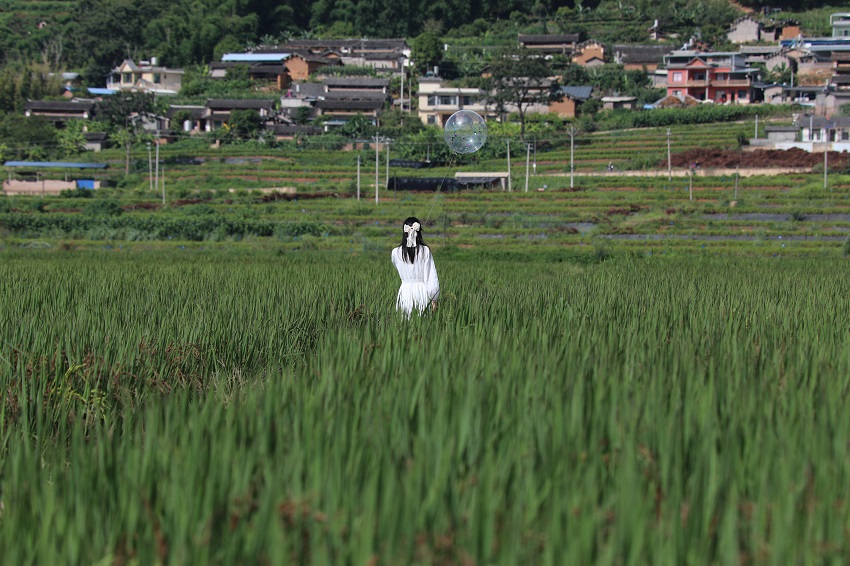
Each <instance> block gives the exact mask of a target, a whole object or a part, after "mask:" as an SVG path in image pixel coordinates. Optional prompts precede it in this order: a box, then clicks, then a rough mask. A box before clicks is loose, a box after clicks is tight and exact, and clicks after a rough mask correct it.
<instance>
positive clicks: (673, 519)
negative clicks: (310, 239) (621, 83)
mask: <svg viewBox="0 0 850 566" xmlns="http://www.w3.org/2000/svg"><path fill="white" fill-rule="evenodd" d="M314 202H317V201H314ZM305 214H307V213H305ZM322 237H323V236H317V237H316V238H317V239H318V240H321V238H322ZM428 237H432V240H431V241H433V242H434V243H435V244H438V243H439V240H440V238H439V236H438V235H437V234H436V233H433V232H426V238H428ZM394 240H395V237H392V238H389V237H384V236H380V237H378V236H376V237H375V243H374V244H373V249H374V250H375V251H372V249H370V248H369V247H368V246H360V247H358V248H357V250H355V251H354V252H351V251H349V250H348V249H347V248H346V249H344V250H342V249H337V250H336V251H334V250H333V249H326V250H322V249H318V250H315V249H314V250H310V249H307V248H306V247H303V246H302V247H301V248H296V247H292V245H290V243H287V242H286V241H281V240H278V241H276V242H275V243H269V242H266V243H265V244H263V243H262V242H259V243H258V242H257V241H255V242H253V243H252V242H251V241H242V242H225V243H215V242H205V243H204V245H201V244H194V245H183V244H181V245H183V247H179V246H177V245H176V244H170V243H168V244H166V243H162V242H149V243H137V244H135V245H129V244H128V245H127V246H126V247H122V248H118V247H117V244H116V245H115V246H112V245H110V246H108V247H107V246H105V245H104V246H100V245H98V246H80V247H78V248H75V247H74V246H59V245H56V246H53V247H50V248H45V249H41V248H39V247H32V246H21V245H18V244H17V243H15V242H12V241H11V240H9V241H7V245H6V246H5V247H3V248H2V249H0V391H2V403H0V427H2V428H0V562H2V563H4V564H103V565H107V564H236V563H241V564H351V565H367V564H368V565H379V564H387V565H396V564H399V565H408V564H422V565H425V564H603V565H607V564H610V565H625V564H629V565H631V564H783V565H784V564H835V565H838V564H847V563H850V534H848V533H850V443H848V439H850V411H848V410H847V402H848V399H847V396H848V393H849V392H850V348H848V341H850V324H848V314H847V312H848V309H847V305H848V302H847V297H848V296H850V277H848V275H850V273H848V265H847V263H846V260H843V259H841V258H840V256H839V254H838V253H830V254H826V255H822V256H817V257H808V258H807V257H796V258H795V257H773V256H772V255H771V254H756V255H729V254H726V255H720V256H713V255H704V254H700V253H692V252H689V253H671V254H667V255H660V254H655V255H648V254H630V253H615V254H613V256H611V257H607V256H606V254H604V253H598V254H593V253H587V254H585V255H581V254H579V255H574V256H560V255H552V254H549V255H545V254H542V255H535V254H526V255H516V256H512V257H511V258H510V259H509V260H506V259H504V258H502V257H500V256H499V255H498V254H487V253H484V252H483V251H480V250H476V249H475V248H463V247H457V248H454V249H453V248H452V247H451V246H440V245H435V247H434V250H435V251H434V253H435V258H436V261H437V268H438V270H439V274H440V280H441V284H442V297H441V301H440V307H439V309H438V310H437V311H436V312H435V313H433V314H430V315H429V316H426V317H423V318H414V319H412V320H410V321H404V320H401V319H400V318H399V317H398V316H396V315H395V313H394V312H393V301H394V297H395V292H396V290H397V285H398V281H397V276H396V274H395V272H394V270H393V268H392V266H391V264H390V261H389V254H388V250H389V248H390V247H391V246H392V245H393V242H394ZM839 245H840V244H839ZM606 257H607V259H606Z"/></svg>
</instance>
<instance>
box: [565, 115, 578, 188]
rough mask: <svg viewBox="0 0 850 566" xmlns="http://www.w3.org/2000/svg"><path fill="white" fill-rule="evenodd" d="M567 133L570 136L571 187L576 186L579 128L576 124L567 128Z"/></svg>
mask: <svg viewBox="0 0 850 566" xmlns="http://www.w3.org/2000/svg"><path fill="white" fill-rule="evenodd" d="M567 135H568V136H570V188H571V189H572V188H573V187H574V186H575V172H576V168H575V159H574V157H575V141H576V136H577V135H578V128H577V127H576V126H574V125H572V126H570V127H569V128H567Z"/></svg>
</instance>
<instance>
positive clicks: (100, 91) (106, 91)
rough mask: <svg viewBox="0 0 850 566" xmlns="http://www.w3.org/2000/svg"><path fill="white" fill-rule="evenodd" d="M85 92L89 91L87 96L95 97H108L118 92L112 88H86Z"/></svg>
mask: <svg viewBox="0 0 850 566" xmlns="http://www.w3.org/2000/svg"><path fill="white" fill-rule="evenodd" d="M86 90H88V91H89V94H94V95H97V96H109V95H111V94H115V93H116V92H118V91H117V90H115V89H114V88H94V87H88V88H87V89H86Z"/></svg>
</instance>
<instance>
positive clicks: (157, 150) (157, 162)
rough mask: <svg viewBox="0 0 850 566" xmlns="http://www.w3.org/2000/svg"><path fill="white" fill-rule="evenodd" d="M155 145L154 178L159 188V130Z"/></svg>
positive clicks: (163, 199) (155, 184) (163, 201)
mask: <svg viewBox="0 0 850 566" xmlns="http://www.w3.org/2000/svg"><path fill="white" fill-rule="evenodd" d="M154 143H155V144H156V176H155V177H154V178H155V179H156V182H155V183H154V186H156V187H159V130H157V131H156V139H155V140H154ZM162 204H163V205H164V204H165V196H163V197H162Z"/></svg>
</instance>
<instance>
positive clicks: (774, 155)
mask: <svg viewBox="0 0 850 566" xmlns="http://www.w3.org/2000/svg"><path fill="white" fill-rule="evenodd" d="M828 159H829V162H830V164H831V166H834V167H846V166H848V164H850V156H848V155H847V154H846V153H838V152H835V151H830V152H829V155H828ZM671 162H672V165H673V167H690V166H692V165H694V164H696V165H698V166H700V167H735V166H741V167H813V166H815V165H817V164H819V163H823V152H816V153H809V152H807V151H803V150H802V149H796V148H794V149H786V150H775V149H762V150H758V151H748V152H739V151H729V150H721V149H690V150H688V151H684V152H682V153H676V154H674V155H673V156H672V159H671ZM659 165H660V166H666V165H667V162H666V160H664V161H663V163H660V164H659Z"/></svg>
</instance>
